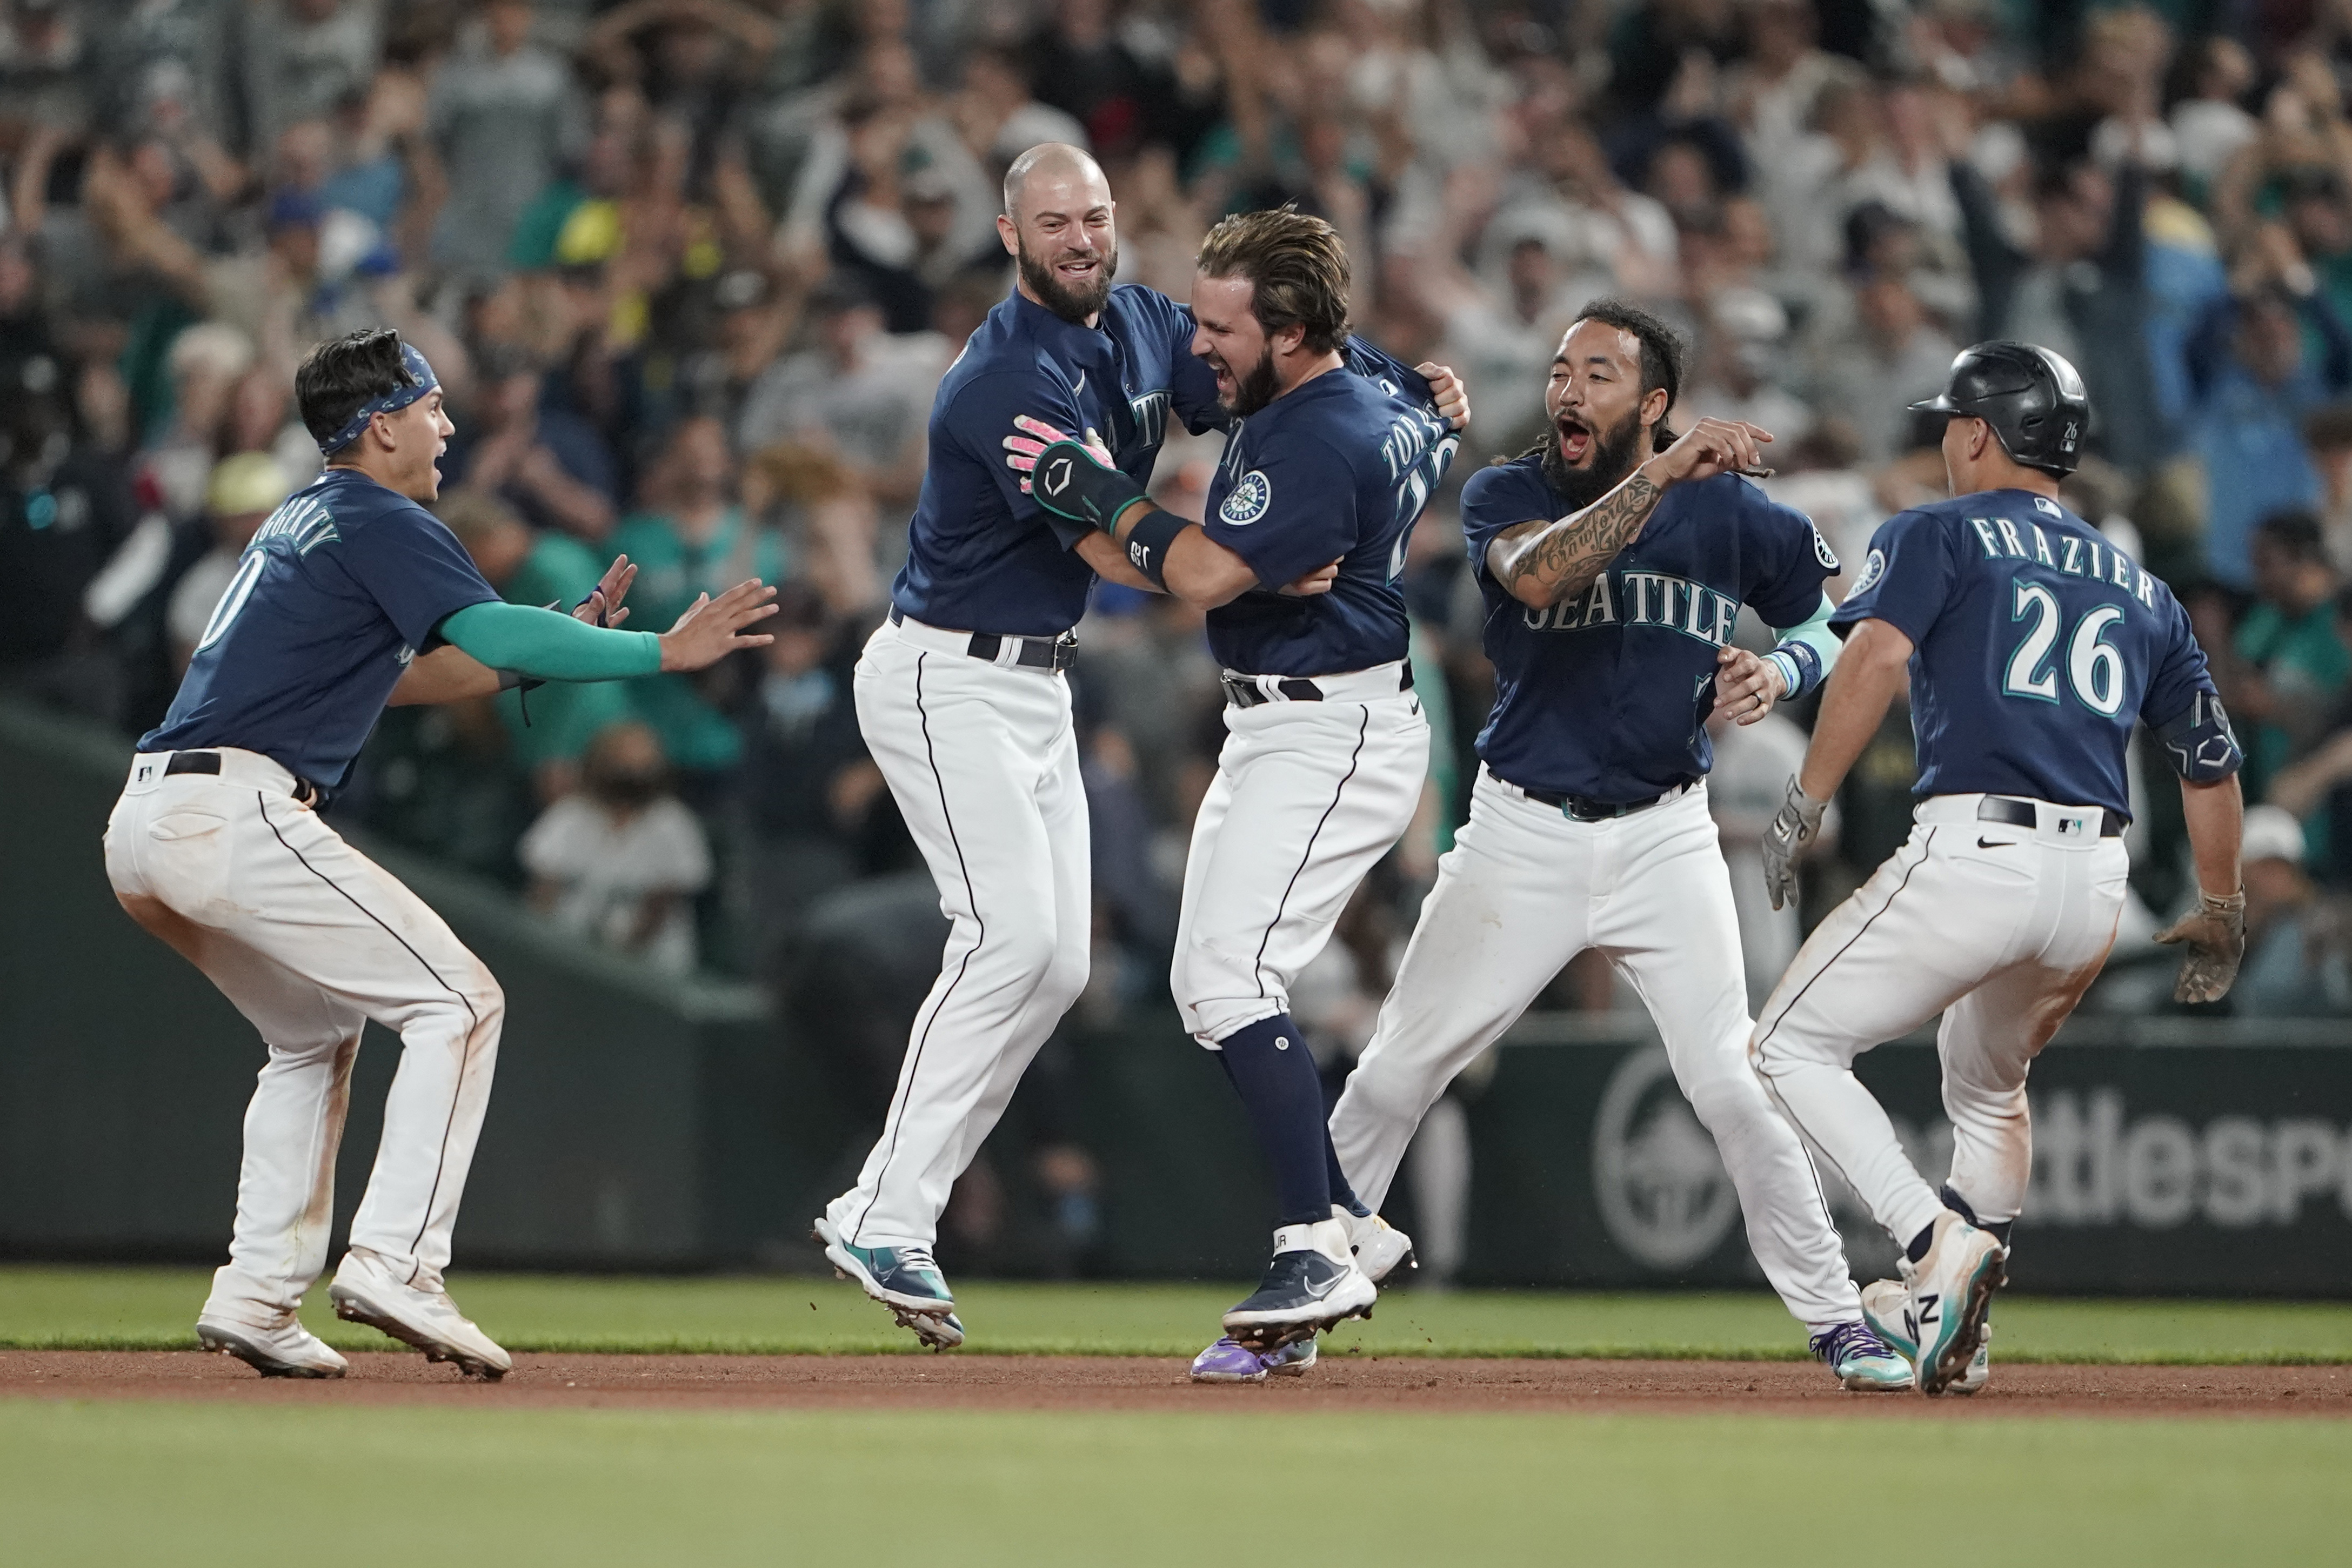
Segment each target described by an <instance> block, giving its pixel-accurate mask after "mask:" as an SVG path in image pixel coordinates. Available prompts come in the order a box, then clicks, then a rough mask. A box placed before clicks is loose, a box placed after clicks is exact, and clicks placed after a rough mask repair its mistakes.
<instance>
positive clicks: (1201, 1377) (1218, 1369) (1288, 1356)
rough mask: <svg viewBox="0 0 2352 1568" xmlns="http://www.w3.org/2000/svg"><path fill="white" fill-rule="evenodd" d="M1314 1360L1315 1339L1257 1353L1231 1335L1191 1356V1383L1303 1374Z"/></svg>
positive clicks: (1255, 1380)
mask: <svg viewBox="0 0 2352 1568" xmlns="http://www.w3.org/2000/svg"><path fill="white" fill-rule="evenodd" d="M1314 1364H1315V1342H1314V1341H1313V1340H1312V1339H1302V1340H1297V1341H1294V1342H1293V1343H1289V1344H1286V1345H1284V1346H1283V1347H1282V1348H1281V1349H1279V1350H1276V1351H1274V1352H1272V1353H1270V1354H1265V1355H1260V1354H1258V1353H1257V1352H1255V1351H1254V1350H1251V1349H1250V1348H1248V1347H1247V1346H1246V1345H1243V1344H1240V1343H1236V1342H1235V1341H1234V1339H1233V1337H1232V1336H1231V1335H1227V1336H1226V1337H1225V1338H1223V1339H1221V1340H1219V1341H1218V1342H1217V1343H1214V1344H1213V1345H1211V1346H1210V1347H1209V1348H1208V1349H1206V1350H1204V1351H1202V1353H1201V1354H1198V1355H1196V1356H1194V1357H1193V1358H1192V1381H1193V1382H1195V1383H1264V1382H1265V1380H1266V1379H1267V1378H1268V1377H1304V1376H1306V1375H1307V1371H1308V1369H1310V1368H1311V1367H1313V1366H1314Z"/></svg>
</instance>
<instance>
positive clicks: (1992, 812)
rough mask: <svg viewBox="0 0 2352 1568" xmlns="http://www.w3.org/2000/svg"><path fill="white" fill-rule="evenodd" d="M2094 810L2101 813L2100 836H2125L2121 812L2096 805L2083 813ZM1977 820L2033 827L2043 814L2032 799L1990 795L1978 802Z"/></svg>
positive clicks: (2088, 813)
mask: <svg viewBox="0 0 2352 1568" xmlns="http://www.w3.org/2000/svg"><path fill="white" fill-rule="evenodd" d="M2092 811H2096V812H2098V814H2099V837H2101V838H2103V839H2119V838H2122V837H2123V836H2124V819H2123V814H2122V813H2121V812H2118V811H2110V810H2107V809H2106V808H2105V807H2104V806H2094V807H2091V808H2088V809H2087V810H2084V813H2083V814H2084V816H2088V815H2090V814H2091V812H2092ZM1977 821H1979V822H2007V823H2008V824H2009V825H2010V826H2011V827H2012V828H2031V827H2035V826H2037V825H2039V823H2040V821H2041V815H2040V813H2038V812H2037V811H2035V810H2034V809H2033V802H2032V801H2031V800H2011V799H2010V798H2009V797H2008V796H2006V795H1988V796H1986V797H1985V798H1984V799H1983V800H1979V801H1978V802H1977Z"/></svg>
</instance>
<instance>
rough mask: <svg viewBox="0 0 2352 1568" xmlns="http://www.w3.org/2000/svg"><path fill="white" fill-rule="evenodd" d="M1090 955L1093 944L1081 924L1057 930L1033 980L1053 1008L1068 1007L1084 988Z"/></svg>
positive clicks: (1090, 970)
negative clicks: (1047, 957)
mask: <svg viewBox="0 0 2352 1568" xmlns="http://www.w3.org/2000/svg"><path fill="white" fill-rule="evenodd" d="M1093 957H1094V954H1093V944H1092V942H1091V941H1090V940H1089V933H1088V932H1087V930H1086V929H1085V928H1084V927H1080V928H1079V929H1078V930H1076V931H1065V932H1062V933H1059V934H1058V936H1057V937H1056V939H1055V943H1054V956H1053V958H1052V960H1051V962H1049V963H1048V964H1047V965H1046V967H1045V975H1044V976H1043V977H1041V978H1040V979H1039V980H1038V982H1037V989H1038V992H1039V993H1040V995H1041V996H1042V997H1043V998H1045V1000H1046V1001H1047V1002H1049V1003H1050V1004H1051V1005H1053V1006H1054V1007H1055V1008H1064V1009H1066V1008H1067V1007H1069V1006H1070V1004H1071V1003H1073V1002H1075V1001H1076V1000H1077V999H1078V993H1079V992H1081V991H1083V990H1085V989H1086V988H1087V975H1088V974H1089V973H1091V972H1092V967H1093Z"/></svg>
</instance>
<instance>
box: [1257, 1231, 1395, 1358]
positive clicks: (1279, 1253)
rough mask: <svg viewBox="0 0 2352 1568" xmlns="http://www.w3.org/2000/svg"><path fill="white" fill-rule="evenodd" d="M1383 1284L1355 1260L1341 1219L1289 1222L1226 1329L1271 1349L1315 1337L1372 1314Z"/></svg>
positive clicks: (1276, 1235)
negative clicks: (1252, 1291)
mask: <svg viewBox="0 0 2352 1568" xmlns="http://www.w3.org/2000/svg"><path fill="white" fill-rule="evenodd" d="M1380 1295H1381V1292H1380V1288H1379V1287H1378V1286H1376V1285H1374V1284H1373V1283H1372V1282H1371V1281H1370V1280H1369V1279H1367V1278H1366V1277H1365V1275H1364V1271H1363V1270H1361V1269H1360V1268H1358V1267H1357V1266H1356V1260H1355V1256H1354V1254H1353V1253H1352V1252H1351V1251H1350V1250H1349V1247H1348V1229H1347V1227H1345V1226H1343V1225H1341V1224H1340V1223H1339V1221H1338V1220H1336V1219H1326V1220H1322V1221H1320V1222H1318V1223H1317V1224H1314V1225H1286V1226H1284V1227H1282V1228H1280V1229H1279V1230H1276V1232H1275V1233H1274V1260H1273V1261H1272V1262H1270V1263H1268V1264H1267V1265H1266V1266H1265V1279H1264V1280H1262V1281H1259V1283H1258V1288H1257V1291H1256V1292H1255V1294H1253V1295H1251V1296H1250V1297H1249V1299H1248V1300H1246V1301H1242V1302H1241V1303H1240V1304H1239V1305H1237V1306H1235V1307H1234V1309H1233V1310H1232V1311H1231V1312H1227V1313H1226V1314H1225V1322H1224V1329H1225V1332H1226V1333H1229V1334H1231V1335H1232V1336H1233V1337H1234V1339H1235V1340H1237V1341H1239V1342H1240V1343H1242V1344H1243V1345H1244V1347H1245V1348H1248V1349H1251V1350H1255V1351H1257V1352H1258V1353H1260V1354H1268V1353H1271V1352H1273V1351H1276V1350H1279V1349H1281V1348H1282V1347H1283V1346H1285V1345H1288V1344H1291V1343H1295V1342H1297V1341H1298V1340H1303V1339H1312V1338H1313V1337H1314V1336H1315V1333H1316V1332H1317V1331H1318V1330H1319V1329H1328V1328H1329V1327H1330V1326H1331V1325H1332V1324H1334V1323H1337V1322H1340V1321H1341V1320H1342V1319H1346V1318H1357V1317H1363V1318H1368V1317H1370V1316H1371V1315H1372V1304H1373V1303H1374V1302H1375V1301H1379V1300H1380Z"/></svg>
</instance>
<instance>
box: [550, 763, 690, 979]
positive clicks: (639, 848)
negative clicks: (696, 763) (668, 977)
mask: <svg viewBox="0 0 2352 1568" xmlns="http://www.w3.org/2000/svg"><path fill="white" fill-rule="evenodd" d="M520 855H521V857H522V863H523V869H524V870H525V871H527V872H529V873H530V878H531V883H530V902H531V904H532V905H533V907H535V908H537V909H538V910H540V911H541V913H542V914H546V915H552V916H553V917H554V919H555V921H556V923H557V924H558V925H562V926H564V927H565V928H566V929H568V930H572V931H576V932H578V933H580V934H581V935H582V936H588V937H591V938H593V939H594V940H596V941H598V942H601V943H603V944H604V945H605V946H608V947H614V948H618V949H619V950H621V951H622V952H625V953H634V954H635V955H637V956H639V957H642V958H643V959H645V961H646V963H648V964H650V965H652V966H653V967H655V968H656V969H659V970H662V971H663V972H664V973H667V974H672V975H686V974H691V973H692V972H693V971H694V967H695V931H694V904H693V899H694V895H695V894H698V893H700V892H701V891H702V890H703V889H704V888H705V887H707V886H709V883H710V847H709V843H708V842H707V841H705V839H704V837H703V832H702V824H701V823H700V822H698V821H696V820H695V816H694V813H693V812H692V811H690V810H687V808H686V804H685V802H684V801H682V800H679V799H678V798H677V795H675V794H674V793H672V792H671V788H670V779H669V766H668V761H667V758H664V757H663V755H662V749H661V741H660V739H659V737H656V735H655V734H654V732H653V731H652V730H651V729H649V728H648V727H646V726H644V725H642V724H634V723H628V724H616V725H612V726H608V727H606V728H605V729H604V730H603V731H602V732H600V733H599V734H598V735H597V737H596V738H595V739H594V740H593V741H591V742H589V745H588V751H587V755H586V756H585V757H583V758H582V759H581V766H580V788H579V789H577V790H575V791H573V792H572V793H571V794H569V795H566V796H564V797H563V798H562V799H561V800H557V801H556V802H555V803H554V804H553V805H551V806H550V807H548V809H547V810H546V811H545V812H543V813H542V814H541V817H540V819H539V821H536V822H533V823H532V824H531V825H530V831H529V832H527V833H525V834H524V835H523V837H522V845H521V849H520Z"/></svg>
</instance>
